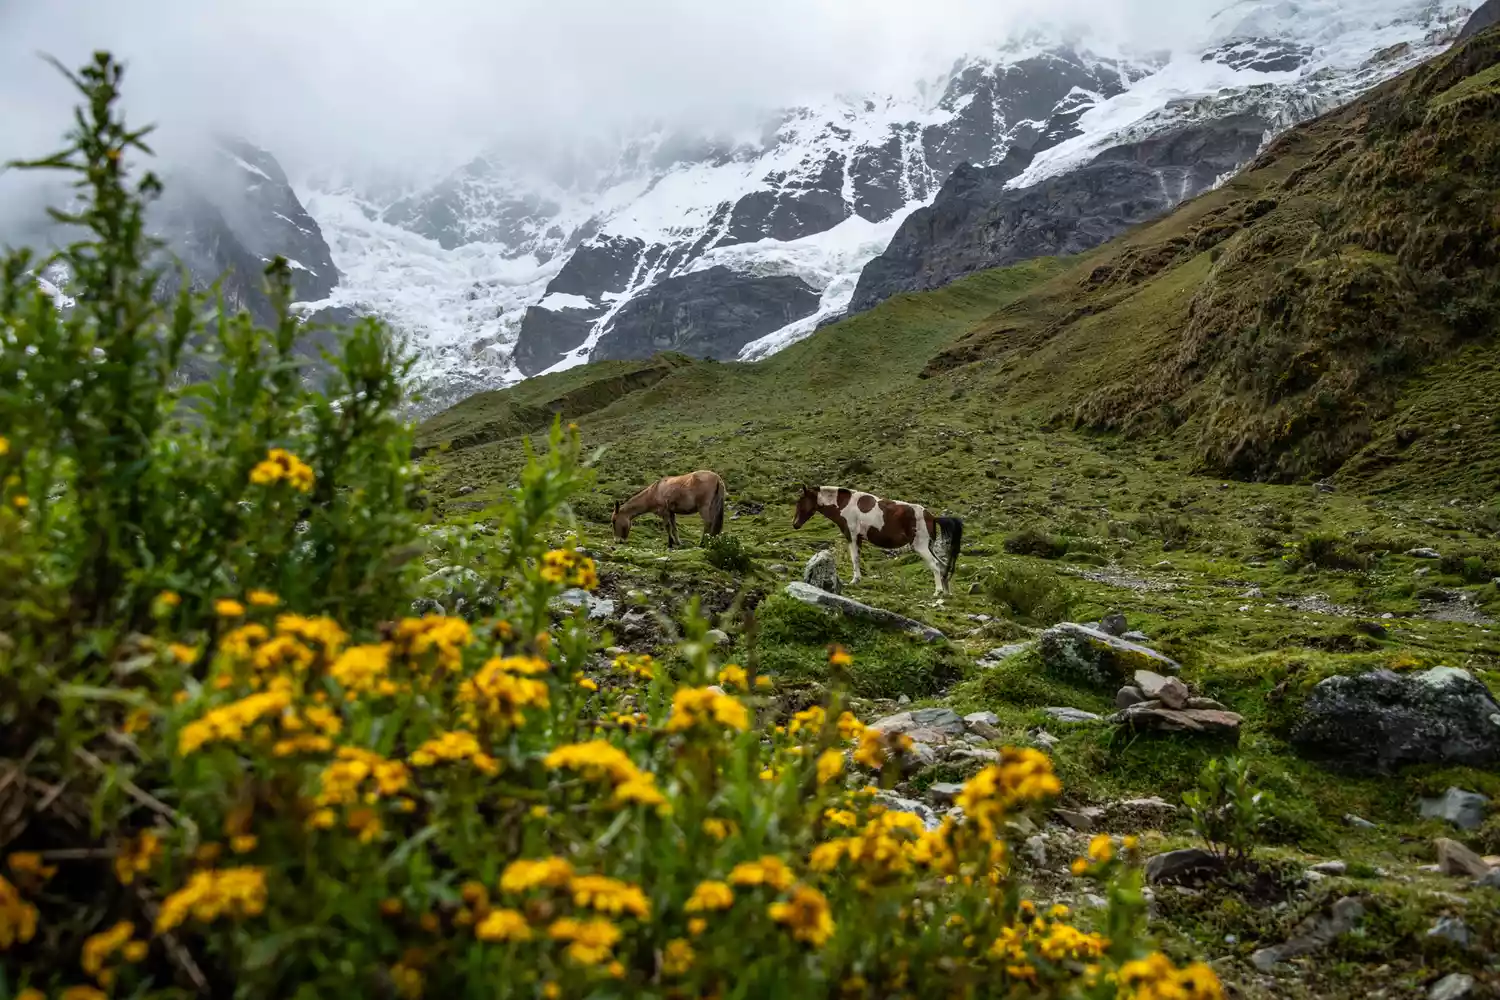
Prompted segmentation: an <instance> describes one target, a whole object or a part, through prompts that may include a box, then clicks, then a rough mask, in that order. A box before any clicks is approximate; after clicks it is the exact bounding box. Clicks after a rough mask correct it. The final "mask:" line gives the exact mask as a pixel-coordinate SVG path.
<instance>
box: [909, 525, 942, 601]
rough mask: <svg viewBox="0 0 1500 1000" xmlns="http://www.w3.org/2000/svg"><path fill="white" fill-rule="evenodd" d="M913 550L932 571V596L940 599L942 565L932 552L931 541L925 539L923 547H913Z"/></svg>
mask: <svg viewBox="0 0 1500 1000" xmlns="http://www.w3.org/2000/svg"><path fill="white" fill-rule="evenodd" d="M915 548H916V551H917V555H919V556H921V557H922V561H923V562H925V563H926V564H927V568H928V569H930V570H932V596H933V597H942V596H943V563H942V560H940V559H939V558H938V557H937V554H936V553H934V552H933V551H932V539H930V538H929V539H927V541H926V544H925V545H920V546H915Z"/></svg>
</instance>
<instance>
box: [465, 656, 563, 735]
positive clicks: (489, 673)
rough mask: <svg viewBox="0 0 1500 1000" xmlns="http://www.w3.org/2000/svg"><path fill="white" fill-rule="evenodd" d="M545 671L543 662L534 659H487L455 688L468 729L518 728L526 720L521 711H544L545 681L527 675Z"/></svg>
mask: <svg viewBox="0 0 1500 1000" xmlns="http://www.w3.org/2000/svg"><path fill="white" fill-rule="evenodd" d="M547 669H548V665H547V662H546V661H545V660H540V659H537V658H536V657H534V656H507V657H504V658H501V657H496V658H494V659H491V660H489V661H488V662H487V663H485V665H484V666H482V667H480V668H479V671H478V672H477V673H476V674H475V675H474V676H473V677H471V678H469V679H468V680H466V681H464V682H463V683H462V684H461V685H459V689H458V700H459V702H460V703H461V704H462V705H463V706H464V710H463V712H462V717H463V719H464V721H465V722H466V723H468V724H469V725H471V726H479V725H481V724H482V723H490V724H494V725H502V726H519V725H522V724H523V723H524V722H525V721H526V715H525V712H524V711H523V710H524V709H527V708H546V707H547V706H548V704H549V696H548V688H547V682H546V681H542V680H537V679H536V678H535V677H534V676H529V675H534V674H539V673H542V672H544V671H546V670H547Z"/></svg>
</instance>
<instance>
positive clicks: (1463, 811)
mask: <svg viewBox="0 0 1500 1000" xmlns="http://www.w3.org/2000/svg"><path fill="white" fill-rule="evenodd" d="M1489 802H1490V800H1489V799H1488V798H1486V797H1485V796H1483V795H1480V794H1479V793H1478V792H1466V791H1464V790H1463V789H1461V788H1455V787H1453V786H1451V785H1450V786H1449V787H1448V790H1447V791H1446V792H1444V793H1443V794H1442V795H1440V796H1439V797H1437V798H1435V799H1423V800H1422V817H1423V818H1424V819H1442V820H1447V821H1448V822H1449V823H1452V824H1453V825H1454V826H1456V827H1458V828H1459V829H1460V830H1477V829H1479V828H1480V827H1481V826H1483V825H1484V807H1485V806H1487V805H1489Z"/></svg>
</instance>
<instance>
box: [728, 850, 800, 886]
mask: <svg viewBox="0 0 1500 1000" xmlns="http://www.w3.org/2000/svg"><path fill="white" fill-rule="evenodd" d="M792 882H793V875H792V870H791V869H790V868H788V867H787V866H786V864H785V862H783V861H782V860H781V859H780V858H778V857H776V856H775V855H771V854H767V855H766V856H765V857H763V858H761V859H760V860H759V861H743V862H741V863H740V864H737V865H735V866H734V868H733V869H732V870H731V871H730V872H729V884H730V885H768V886H770V887H771V888H773V889H775V890H777V891H778V892H781V891H784V890H786V889H788V888H790V887H791V885H792Z"/></svg>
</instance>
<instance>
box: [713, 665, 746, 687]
mask: <svg viewBox="0 0 1500 1000" xmlns="http://www.w3.org/2000/svg"><path fill="white" fill-rule="evenodd" d="M719 683H720V684H722V685H723V686H724V687H732V688H739V689H740V690H741V691H743V690H745V688H747V687H749V677H748V676H747V675H746V673H745V668H744V667H742V666H740V665H739V664H737V663H730V664H728V665H726V666H724V667H721V668H720V669H719Z"/></svg>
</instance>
